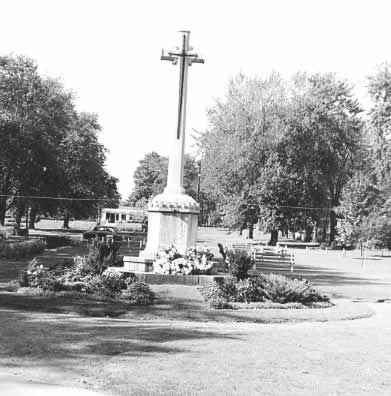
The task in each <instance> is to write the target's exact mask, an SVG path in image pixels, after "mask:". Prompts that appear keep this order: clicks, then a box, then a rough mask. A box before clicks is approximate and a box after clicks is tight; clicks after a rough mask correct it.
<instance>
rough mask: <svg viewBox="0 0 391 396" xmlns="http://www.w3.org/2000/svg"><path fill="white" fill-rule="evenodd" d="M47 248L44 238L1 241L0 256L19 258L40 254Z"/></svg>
mask: <svg viewBox="0 0 391 396" xmlns="http://www.w3.org/2000/svg"><path fill="white" fill-rule="evenodd" d="M45 248H46V244H45V241H44V240H42V239H27V240H24V241H16V242H9V241H0V257H3V258H8V259H19V258H24V257H28V256H32V255H34V254H40V253H42V252H43V251H44V250H45Z"/></svg>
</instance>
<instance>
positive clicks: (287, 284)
mask: <svg viewBox="0 0 391 396" xmlns="http://www.w3.org/2000/svg"><path fill="white" fill-rule="evenodd" d="M200 291H201V294H202V295H203V297H204V299H205V300H206V301H208V302H209V304H210V305H211V307H214V308H223V307H227V305H230V303H232V302H239V303H254V302H255V303H256V302H272V303H279V304H288V303H298V304H303V305H306V306H308V305H311V304H314V303H321V302H328V301H329V298H328V297H327V296H325V295H322V294H321V293H320V292H319V291H318V290H316V289H315V288H314V287H313V286H312V285H311V283H310V282H308V281H307V280H298V279H290V278H288V277H286V276H283V275H276V274H268V275H263V274H260V275H259V276H257V277H253V278H249V279H245V280H241V281H236V282H234V281H232V280H230V279H229V280H225V281H224V282H222V283H213V284H211V285H209V286H206V287H203V288H201V289H200Z"/></svg>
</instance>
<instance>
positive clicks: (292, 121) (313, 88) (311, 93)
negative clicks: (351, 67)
mask: <svg viewBox="0 0 391 396" xmlns="http://www.w3.org/2000/svg"><path fill="white" fill-rule="evenodd" d="M360 112H361V109H360V107H359V105H358V102H357V100H356V99H355V98H354V97H353V94H352V88H351V87H350V86H349V84H348V83H347V82H346V81H343V80H338V79H337V78H336V76H335V75H334V74H331V73H327V74H323V75H320V74H315V75H306V74H299V75H298V76H297V77H296V78H295V81H294V92H293V97H292V106H291V112H290V114H289V118H288V121H287V124H288V128H287V133H286V135H285V137H284V139H283V141H282V145H280V147H281V148H282V152H283V154H282V155H281V157H282V158H286V161H287V162H286V164H287V165H288V166H289V167H290V169H291V170H292V171H293V172H296V173H297V174H300V175H301V177H302V183H303V186H302V188H303V189H304V190H305V196H306V202H305V203H306V205H308V206H315V207H316V206H326V207H328V208H329V216H330V234H329V239H330V241H333V240H334V238H335V235H336V228H335V227H336V223H337V222H336V214H335V211H334V208H336V207H337V206H338V205H339V204H340V199H341V194H342V191H343V187H344V186H345V184H346V183H347V182H348V181H349V179H350V178H351V176H352V174H353V172H354V169H355V166H356V163H357V158H358V157H357V155H358V154H359V153H360V149H361V146H362V127H363V124H362V120H361V118H360V117H359V114H360ZM315 220H316V219H315Z"/></svg>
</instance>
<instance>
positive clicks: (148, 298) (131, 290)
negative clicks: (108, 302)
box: [123, 282, 155, 305]
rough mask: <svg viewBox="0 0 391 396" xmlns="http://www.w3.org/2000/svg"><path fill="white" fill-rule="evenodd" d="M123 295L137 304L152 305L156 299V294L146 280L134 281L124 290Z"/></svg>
mask: <svg viewBox="0 0 391 396" xmlns="http://www.w3.org/2000/svg"><path fill="white" fill-rule="evenodd" d="M123 297H124V298H125V299H126V300H127V301H128V302H130V303H131V304H135V305H150V304H152V303H153V300H154V299H155V294H154V293H153V291H152V290H151V289H150V287H149V286H148V285H147V284H146V283H144V282H133V283H131V284H130V285H129V287H128V288H127V289H126V290H125V291H124V292H123Z"/></svg>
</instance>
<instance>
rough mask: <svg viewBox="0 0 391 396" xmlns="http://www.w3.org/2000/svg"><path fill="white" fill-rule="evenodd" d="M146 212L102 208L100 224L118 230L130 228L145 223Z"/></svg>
mask: <svg viewBox="0 0 391 396" xmlns="http://www.w3.org/2000/svg"><path fill="white" fill-rule="evenodd" d="M147 217H148V214H147V211H146V209H143V208H132V207H130V206H120V207H119V208H115V209H113V208H103V209H102V210H101V215H100V224H101V225H106V226H110V225H111V226H115V227H118V228H132V226H134V225H135V224H140V227H141V224H144V223H145V222H146V221H147Z"/></svg>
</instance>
